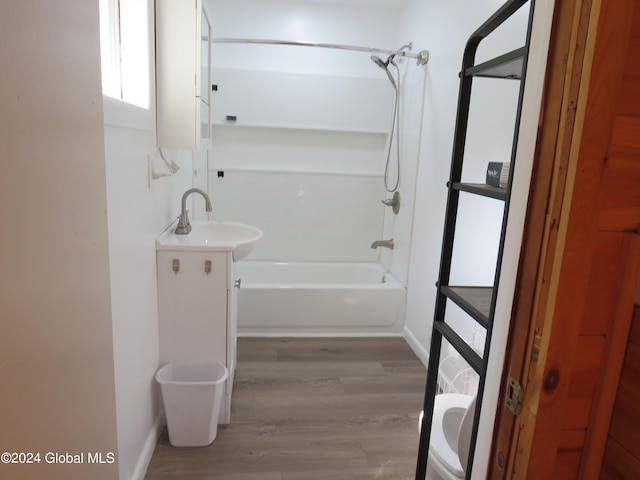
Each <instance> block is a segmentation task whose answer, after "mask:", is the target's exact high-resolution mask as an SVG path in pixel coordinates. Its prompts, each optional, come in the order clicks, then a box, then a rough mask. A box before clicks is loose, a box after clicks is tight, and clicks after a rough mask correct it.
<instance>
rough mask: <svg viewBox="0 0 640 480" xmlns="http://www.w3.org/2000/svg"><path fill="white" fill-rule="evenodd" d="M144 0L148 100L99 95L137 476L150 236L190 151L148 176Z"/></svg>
mask: <svg viewBox="0 0 640 480" xmlns="http://www.w3.org/2000/svg"><path fill="white" fill-rule="evenodd" d="M144 2H145V3H146V4H147V16H148V24H147V27H148V32H149V45H151V48H150V51H149V52H148V55H149V58H150V65H149V69H150V72H149V83H150V85H149V90H150V92H151V98H152V102H151V103H152V105H151V107H150V108H149V109H142V108H139V107H135V106H132V105H128V104H125V103H122V102H119V101H117V100H113V99H111V98H108V97H104V122H105V125H104V139H105V154H104V155H105V165H106V184H107V212H108V219H109V267H110V276H111V308H112V322H113V344H114V352H115V353H114V365H115V379H116V391H115V393H116V411H117V431H118V458H119V478H120V479H123V480H124V479H142V478H143V476H144V473H145V471H146V467H147V463H148V461H149V459H150V458H151V455H152V453H153V449H154V447H155V443H156V439H157V437H158V435H159V433H160V428H161V418H160V416H159V415H160V410H161V407H162V405H161V397H160V390H159V388H158V385H157V384H156V382H155V380H154V375H155V372H156V370H157V369H158V367H159V363H160V358H159V339H158V299H157V291H156V252H155V239H156V237H157V236H158V235H160V233H161V232H162V231H163V230H164V229H165V228H166V227H167V226H168V225H169V224H170V223H171V222H172V221H173V220H175V219H176V217H177V216H178V214H179V213H180V199H181V196H182V193H183V192H184V191H185V190H187V189H188V188H190V187H191V152H190V151H188V150H166V151H164V152H165V156H166V157H167V158H168V159H173V160H175V161H176V163H178V165H180V167H181V168H180V170H179V171H178V173H177V174H175V175H173V176H170V177H163V178H160V179H158V180H152V181H149V175H148V173H149V172H148V159H151V162H152V164H153V168H154V170H155V171H156V172H158V173H168V169H167V167H166V166H165V164H164V163H163V162H162V160H161V159H160V157H159V154H158V150H157V148H156V123H155V105H154V103H155V102H154V101H153V99H154V98H155V88H154V86H155V73H154V67H155V65H154V61H153V59H154V52H153V44H154V42H153V1H151V0H144Z"/></svg>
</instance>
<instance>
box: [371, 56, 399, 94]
mask: <svg viewBox="0 0 640 480" xmlns="http://www.w3.org/2000/svg"><path fill="white" fill-rule="evenodd" d="M393 57H395V54H392V55H389V57H388V58H387V61H386V62H385V61H384V60H382V59H381V58H380V57H379V56H378V55H371V60H373V63H375V64H376V65H378V66H379V67H380V68H382V69H383V70H384V71H385V72H387V77H389V81H390V82H391V85H393V88H394V89H395V90H397V89H398V86H397V85H396V81H395V79H394V78H393V75H392V74H391V72H390V71H389V63H391V64H392V65H395V63H394V61H393Z"/></svg>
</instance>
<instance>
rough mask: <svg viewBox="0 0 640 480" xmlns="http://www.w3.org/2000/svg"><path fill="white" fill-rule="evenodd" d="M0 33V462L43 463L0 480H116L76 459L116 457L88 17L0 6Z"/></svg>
mask: <svg viewBox="0 0 640 480" xmlns="http://www.w3.org/2000/svg"><path fill="white" fill-rule="evenodd" d="M0 25H1V26H0V64H1V65H3V72H2V75H0V111H1V112H2V114H1V115H0V158H1V162H2V175H0V220H1V222H2V225H3V226H2V234H1V236H0V284H1V285H2V287H1V288H0V305H1V306H2V313H1V314H0V317H1V321H0V325H1V327H0V332H1V333H0V378H1V379H2V380H1V381H2V387H1V389H2V395H0V425H2V426H1V427H0V429H1V432H2V433H1V434H0V451H3V452H4V451H8V452H34V453H35V452H37V453H40V455H41V462H40V463H38V464H31V465H12V464H4V463H1V464H0V477H2V478H11V479H50V478H66V479H79V480H80V479H87V478H92V479H114V478H117V476H118V465H117V463H112V464H106V465H92V464H89V463H88V462H87V453H86V452H102V453H103V455H106V454H107V453H108V452H113V453H114V454H116V455H117V453H118V446H117V436H116V402H115V389H116V384H115V379H114V373H115V372H114V362H113V360H114V340H113V335H112V322H111V318H112V317H111V313H112V305H111V291H110V280H111V279H110V274H109V244H108V241H109V238H108V229H107V228H108V226H107V223H108V222H107V192H106V182H105V180H106V179H105V165H104V136H103V125H102V92H101V87H100V56H99V52H100V47H99V38H98V33H97V32H98V4H97V2H75V1H70V0H60V1H57V2H50V1H48V0H41V1H38V0H24V1H20V2H2V3H1V4H0ZM47 452H58V453H61V454H65V453H67V452H68V453H71V454H74V455H75V454H80V453H82V452H85V457H84V463H82V464H53V465H52V464H48V463H47V462H46V457H45V455H46V454H47ZM105 458H106V457H105ZM118 461H119V459H118Z"/></svg>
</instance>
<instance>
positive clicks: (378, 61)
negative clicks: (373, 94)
mask: <svg viewBox="0 0 640 480" xmlns="http://www.w3.org/2000/svg"><path fill="white" fill-rule="evenodd" d="M371 60H373V63H375V64H376V65H378V66H379V67H380V68H383V69H386V68H387V65H388V63H385V62H384V61H383V60H382V59H381V58H380V57H379V56H378V55H371Z"/></svg>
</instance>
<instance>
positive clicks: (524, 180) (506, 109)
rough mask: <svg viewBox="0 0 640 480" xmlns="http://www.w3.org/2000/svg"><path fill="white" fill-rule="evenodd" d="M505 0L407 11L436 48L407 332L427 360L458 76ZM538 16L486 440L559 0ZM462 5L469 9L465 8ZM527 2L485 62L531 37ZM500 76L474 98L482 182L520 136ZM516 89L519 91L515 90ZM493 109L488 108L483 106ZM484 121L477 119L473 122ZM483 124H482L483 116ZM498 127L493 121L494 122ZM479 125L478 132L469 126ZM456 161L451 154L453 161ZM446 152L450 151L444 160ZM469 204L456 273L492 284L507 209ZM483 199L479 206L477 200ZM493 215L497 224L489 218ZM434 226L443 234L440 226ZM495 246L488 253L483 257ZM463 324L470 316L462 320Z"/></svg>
mask: <svg viewBox="0 0 640 480" xmlns="http://www.w3.org/2000/svg"><path fill="white" fill-rule="evenodd" d="M502 3H503V2H502V0H492V1H486V2H475V1H472V0H454V1H448V2H442V1H437V0H429V1H427V2H424V1H419V0H414V1H413V2H411V3H410V4H409V5H408V6H407V7H406V8H405V9H403V18H402V21H401V28H400V30H401V31H406V32H415V34H416V35H418V37H416V38H420V39H422V40H423V42H424V43H425V44H427V45H428V47H427V48H428V49H429V51H430V53H431V57H430V62H429V67H428V81H427V95H426V99H425V116H424V120H423V121H424V126H423V130H422V137H421V138H422V141H421V155H420V167H419V168H420V170H419V174H418V185H419V188H418V193H417V197H416V210H415V218H414V234H413V239H412V251H411V266H410V272H409V288H408V300H407V319H406V329H405V333H406V337H407V339H408V340H409V341H410V342H411V343H412V345H413V346H414V348H415V350H416V351H417V352H418V353H419V354H421V356H422V357H423V359H424V360H427V358H428V349H429V341H430V333H431V326H432V322H433V311H434V306H435V282H436V281H437V277H438V268H439V257H440V247H441V239H442V227H443V222H444V209H445V203H446V191H445V188H444V186H445V184H446V181H447V180H448V177H449V165H450V156H451V146H452V141H453V127H454V122H455V106H456V101H457V95H458V92H457V89H458V81H457V74H458V71H459V69H460V65H461V54H462V52H463V49H464V43H465V42H466V39H467V38H468V36H469V35H470V34H471V33H472V32H473V31H474V30H475V29H476V28H477V27H478V26H480V25H481V24H482V23H483V22H484V21H485V20H486V19H487V18H488V17H489V16H490V15H491V14H492V13H493V12H494V11H495V10H497V9H498V8H499V7H500V6H501V5H502ZM536 5H537V6H536V19H535V20H534V34H533V36H532V46H531V50H530V52H531V53H530V56H531V58H530V66H529V71H528V72H527V86H528V87H527V90H526V91H525V101H524V107H523V115H522V125H521V130H520V137H519V143H518V158H517V167H516V169H515V172H514V179H513V189H512V194H511V205H510V212H509V224H508V228H507V234H506V241H505V250H504V257H503V268H502V273H501V279H500V281H501V283H500V291H499V294H498V300H497V305H496V315H495V321H494V322H495V324H494V325H495V326H494V335H493V339H492V344H491V352H490V355H489V363H488V371H489V372H494V374H491V373H490V374H489V375H488V377H487V380H486V384H485V393H484V400H483V406H482V414H481V417H480V425H479V430H478V438H490V437H491V435H492V431H493V425H494V419H495V413H496V412H495V410H496V408H495V407H496V404H497V399H498V396H499V395H500V394H501V392H500V391H499V387H500V373H499V372H501V371H502V366H503V362H504V351H505V345H506V338H507V334H508V331H509V320H510V312H511V306H512V300H513V293H514V290H515V279H516V275H517V265H518V258H519V252H520V245H521V238H522V228H523V225H524V215H525V212H526V203H527V196H528V186H529V182H530V174H531V164H532V158H533V151H534V147H535V137H536V132H537V119H538V116H539V108H540V107H539V106H540V99H541V95H542V85H543V81H544V65H545V62H546V52H547V48H548V37H549V29H550V25H551V16H552V12H553V2H550V1H548V2H546V1H540V2H536ZM460 12H464V15H461V14H460ZM527 15H528V13H527V12H526V9H523V10H521V11H520V12H518V13H517V14H516V15H515V16H514V17H512V20H510V21H509V22H508V23H507V24H505V25H504V26H502V27H500V28H499V29H498V30H496V31H495V32H494V35H493V36H492V37H489V38H488V39H487V40H486V41H485V42H483V45H481V47H480V49H479V50H478V57H477V60H478V61H482V60H486V59H488V58H490V57H492V56H495V55H497V54H499V53H504V52H505V51H508V50H510V49H512V48H516V47H518V46H520V45H522V44H523V41H524V33H525V32H526V20H527V18H526V17H527ZM508 83H509V82H505V81H497V84H496V86H495V87H493V86H491V85H489V84H486V82H484V81H483V82H482V83H481V82H475V83H474V85H475V86H476V87H479V88H480V93H481V97H482V98H480V99H474V100H473V102H475V103H472V108H478V107H480V108H481V109H483V110H484V113H485V116H484V117H483V116H477V115H476V116H472V117H470V118H471V120H470V122H471V123H470V128H473V127H474V126H475V127H479V128H477V130H476V132H477V133H475V134H471V135H470V136H469V139H468V141H469V143H468V145H467V151H468V152H473V155H469V156H468V157H467V159H466V167H465V168H466V172H467V173H468V175H466V176H463V181H482V178H483V173H484V169H485V168H486V162H487V161H495V159H496V158H502V156H503V155H505V153H508V143H509V138H508V136H507V134H508V135H509V136H511V135H512V134H513V114H512V112H514V111H515V105H514V104H513V102H512V101H509V100H508V99H507V100H505V101H502V102H499V103H498V102H491V101H487V100H490V99H491V98H500V97H504V96H505V95H506V96H507V97H508V96H513V95H514V94H516V92H515V89H517V85H516V83H515V82H514V85H512V86H509V84H508ZM509 90H512V91H509ZM483 107H484V108H483ZM474 122H475V123H474ZM478 122H482V123H478ZM488 127H489V128H488ZM470 133H471V132H470ZM501 133H502V134H503V135H504V138H503V139H502V142H500V144H501V145H504V144H505V143H506V144H507V145H506V146H503V147H500V148H498V149H493V148H490V147H491V146H490V144H489V143H488V142H485V141H484V137H488V136H490V135H491V136H492V138H496V134H498V135H497V136H498V138H499V137H500V136H501V135H500V134H501ZM445 158H446V159H447V160H446V161H444V159H445ZM440 159H443V160H442V161H441V160H440ZM478 200H481V201H480V202H476V201H473V202H468V204H464V205H461V208H460V218H461V223H462V222H463V223H465V224H466V225H467V226H469V228H468V230H467V231H466V232H465V231H463V232H459V233H462V234H463V235H462V238H461V242H460V243H459V244H456V246H455V247H454V248H455V250H454V257H455V259H454V264H453V267H452V268H453V269H452V275H453V276H455V279H454V278H452V280H455V281H459V282H460V283H461V284H465V283H467V284H475V282H479V283H480V284H483V283H484V284H490V282H491V275H492V268H493V267H492V265H494V264H495V251H496V237H495V235H493V236H492V235H490V234H488V232H490V231H492V230H494V229H495V228H496V227H498V226H499V222H500V219H499V215H498V212H497V211H496V209H495V207H494V206H492V205H490V203H488V200H487V199H478ZM476 207H477V208H476ZM487 222H490V223H487ZM434 228H435V229H436V230H437V232H438V233H439V235H437V234H435V233H434ZM479 253H481V254H482V253H487V254H486V258H478V257H479ZM453 321H454V322H456V321H457V322H461V323H459V325H462V326H463V327H464V320H463V317H462V316H460V317H457V318H453ZM489 449H490V442H478V444H477V446H476V452H475V457H474V467H473V474H472V478H474V479H476V478H477V479H481V478H485V476H486V469H487V466H488V462H489Z"/></svg>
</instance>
